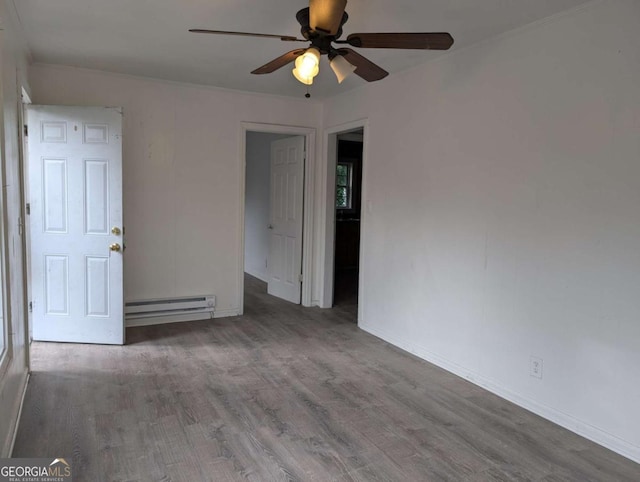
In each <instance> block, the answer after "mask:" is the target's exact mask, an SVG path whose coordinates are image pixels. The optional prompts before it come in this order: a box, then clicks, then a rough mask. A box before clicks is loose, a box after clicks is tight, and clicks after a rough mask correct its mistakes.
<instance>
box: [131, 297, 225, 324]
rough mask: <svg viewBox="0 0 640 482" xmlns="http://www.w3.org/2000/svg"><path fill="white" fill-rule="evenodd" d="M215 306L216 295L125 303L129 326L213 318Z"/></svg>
mask: <svg viewBox="0 0 640 482" xmlns="http://www.w3.org/2000/svg"><path fill="white" fill-rule="evenodd" d="M215 307H216V297H215V296H214V295H202V296H186V297H183V298H162V299H153V300H139V301H127V302H126V303H125V305H124V317H125V320H126V323H127V326H145V325H159V324H162V323H175V322H177V321H195V320H205V319H207V318H213V313H214V311H215Z"/></svg>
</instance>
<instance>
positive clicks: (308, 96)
mask: <svg viewBox="0 0 640 482" xmlns="http://www.w3.org/2000/svg"><path fill="white" fill-rule="evenodd" d="M304 96H305V97H306V98H307V99H308V98H310V97H311V94H310V93H309V86H308V85H307V93H306V94H304Z"/></svg>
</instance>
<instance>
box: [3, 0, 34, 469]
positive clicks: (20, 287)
mask: <svg viewBox="0 0 640 482" xmlns="http://www.w3.org/2000/svg"><path fill="white" fill-rule="evenodd" d="M13 8H14V7H13V4H12V2H7V1H4V0H3V1H2V2H0V58H1V60H2V89H1V90H0V97H1V99H0V104H1V105H2V109H3V111H2V116H0V131H1V132H2V137H1V141H0V156H1V157H2V174H3V176H2V177H3V193H2V195H3V199H2V201H3V202H2V203H0V204H3V209H2V223H3V226H2V228H3V231H4V238H5V242H6V244H2V245H1V247H0V249H2V251H3V253H2V254H3V259H4V266H3V269H4V273H3V285H4V288H5V292H4V296H5V300H4V301H5V303H4V310H5V311H4V314H5V315H6V316H7V319H8V322H9V325H10V331H11V334H10V346H9V347H8V349H7V352H6V353H5V355H6V356H7V358H6V359H4V360H3V362H2V364H1V366H2V368H1V369H0V414H1V416H0V457H8V456H9V452H10V450H11V443H12V440H13V433H14V429H15V426H16V424H17V418H18V411H19V407H20V402H21V399H22V394H23V390H24V387H25V384H26V381H27V374H28V360H27V350H28V348H27V346H28V345H27V342H28V334H27V330H26V323H25V312H24V307H25V305H24V284H23V271H22V258H23V250H22V236H21V232H20V231H19V228H18V219H19V217H21V213H20V209H21V200H20V164H19V145H20V144H19V133H18V128H19V115H18V93H19V92H21V89H22V87H24V88H25V89H27V90H28V89H29V86H28V84H27V63H28V55H27V50H26V46H25V43H24V42H23V39H22V38H21V36H20V35H19V34H18V29H17V28H16V25H17V22H16V17H15V11H14V10H13Z"/></svg>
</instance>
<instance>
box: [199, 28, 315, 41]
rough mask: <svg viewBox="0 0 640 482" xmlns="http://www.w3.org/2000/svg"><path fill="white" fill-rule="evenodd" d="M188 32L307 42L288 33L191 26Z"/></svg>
mask: <svg viewBox="0 0 640 482" xmlns="http://www.w3.org/2000/svg"><path fill="white" fill-rule="evenodd" d="M189 32H192V33H211V34H215V35H238V36H240V37H262V38H279V39H280V40H282V41H285V42H307V40H304V39H299V38H296V37H292V36H290V35H271V34H268V33H253V32H228V31H226V30H206V29H202V28H191V29H189Z"/></svg>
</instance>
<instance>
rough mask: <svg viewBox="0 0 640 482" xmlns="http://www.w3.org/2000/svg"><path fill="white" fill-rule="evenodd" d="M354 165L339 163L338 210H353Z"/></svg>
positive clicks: (337, 184)
mask: <svg viewBox="0 0 640 482" xmlns="http://www.w3.org/2000/svg"><path fill="white" fill-rule="evenodd" d="M352 183H353V164H352V163H350V162H339V163H338V166H337V168H336V208H337V209H351V206H352V194H353V184H352Z"/></svg>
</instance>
